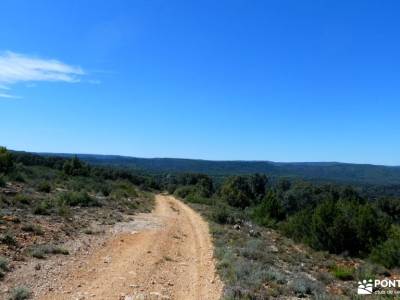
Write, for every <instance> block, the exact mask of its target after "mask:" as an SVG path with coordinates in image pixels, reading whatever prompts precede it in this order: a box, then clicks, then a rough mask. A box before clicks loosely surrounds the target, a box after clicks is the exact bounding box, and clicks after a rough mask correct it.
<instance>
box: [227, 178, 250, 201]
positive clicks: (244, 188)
mask: <svg viewBox="0 0 400 300" xmlns="http://www.w3.org/2000/svg"><path fill="white" fill-rule="evenodd" d="M220 194H221V198H222V200H224V201H225V202H227V203H228V204H229V205H231V206H233V207H239V208H245V207H247V206H249V205H250V204H251V202H252V200H253V195H252V192H251V188H250V185H249V183H248V180H247V178H246V177H244V176H232V177H229V178H228V179H227V180H226V181H225V182H224V184H223V185H222V187H221V192H220Z"/></svg>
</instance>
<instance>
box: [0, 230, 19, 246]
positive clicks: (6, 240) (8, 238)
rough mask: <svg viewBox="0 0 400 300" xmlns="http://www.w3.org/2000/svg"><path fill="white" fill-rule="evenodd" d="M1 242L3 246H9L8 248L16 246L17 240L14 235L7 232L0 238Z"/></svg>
mask: <svg viewBox="0 0 400 300" xmlns="http://www.w3.org/2000/svg"><path fill="white" fill-rule="evenodd" d="M1 242H2V243H3V244H6V245H9V246H16V245H17V240H16V239H15V236H14V234H12V233H11V232H7V233H6V234H4V235H3V236H2V237H1Z"/></svg>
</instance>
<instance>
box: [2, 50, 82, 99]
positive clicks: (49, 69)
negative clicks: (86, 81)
mask: <svg viewBox="0 0 400 300" xmlns="http://www.w3.org/2000/svg"><path fill="white" fill-rule="evenodd" d="M82 75H85V72H84V71H83V70H82V69H81V68H80V67H75V66H70V65H67V64H65V63H63V62H60V61H58V60H55V59H42V58H38V57H31V56H27V55H23V54H18V53H14V52H10V51H6V52H3V53H0V89H2V90H9V89H10V88H9V86H10V85H11V84H15V83H19V82H28V83H31V82H37V81H62V82H79V81H80V77H81V76H82ZM0 97H3V98H12V97H14V96H12V95H10V94H8V93H0Z"/></svg>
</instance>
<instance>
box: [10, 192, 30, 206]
mask: <svg viewBox="0 0 400 300" xmlns="http://www.w3.org/2000/svg"><path fill="white" fill-rule="evenodd" d="M14 202H15V204H19V203H21V204H24V205H30V204H31V198H30V197H29V196H28V195H25V194H18V195H16V196H15V197H14Z"/></svg>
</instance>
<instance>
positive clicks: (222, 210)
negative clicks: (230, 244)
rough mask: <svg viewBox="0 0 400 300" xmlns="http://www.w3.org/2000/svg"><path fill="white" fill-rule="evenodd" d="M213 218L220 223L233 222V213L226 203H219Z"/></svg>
mask: <svg viewBox="0 0 400 300" xmlns="http://www.w3.org/2000/svg"><path fill="white" fill-rule="evenodd" d="M211 219H212V220H213V221H214V222H216V223H219V224H231V223H233V222H232V214H231V211H230V209H229V207H228V206H227V205H226V204H222V203H219V204H217V205H216V206H215V208H214V210H213V212H212V214H211Z"/></svg>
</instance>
